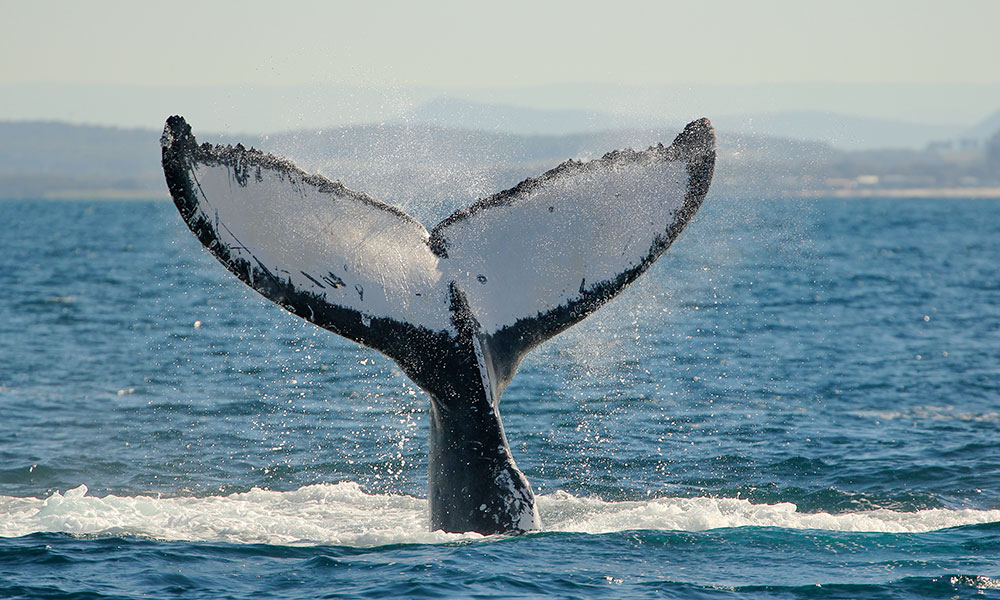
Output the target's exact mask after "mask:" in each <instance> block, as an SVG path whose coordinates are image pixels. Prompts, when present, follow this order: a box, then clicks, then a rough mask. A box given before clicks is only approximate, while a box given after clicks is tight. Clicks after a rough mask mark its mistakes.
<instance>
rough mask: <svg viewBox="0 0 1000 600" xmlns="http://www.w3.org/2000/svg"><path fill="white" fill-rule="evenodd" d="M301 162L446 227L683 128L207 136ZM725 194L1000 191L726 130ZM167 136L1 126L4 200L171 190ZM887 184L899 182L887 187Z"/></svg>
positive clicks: (909, 157) (968, 177)
mask: <svg viewBox="0 0 1000 600" xmlns="http://www.w3.org/2000/svg"><path fill="white" fill-rule="evenodd" d="M195 126H196V129H195V135H196V136H197V137H198V139H199V140H200V141H202V142H213V143H219V142H224V143H235V142H237V141H240V142H242V143H243V144H244V145H246V146H256V147H257V148H260V149H262V150H265V151H268V152H271V153H273V154H277V155H279V156H285V157H288V158H290V159H292V160H294V161H295V162H296V163H297V164H298V165H299V166H300V167H301V168H303V169H304V170H306V171H308V172H313V173H321V174H323V175H325V176H327V177H329V178H331V179H339V180H340V181H342V182H343V183H344V184H345V185H347V186H348V187H351V188H353V189H356V190H359V191H363V192H365V193H367V194H369V195H371V196H373V197H374V198H377V199H380V200H383V201H385V202H389V203H392V204H396V205H398V206H401V207H402V208H404V209H405V210H407V211H410V212H411V214H413V215H414V216H416V217H418V218H419V219H421V220H423V221H424V222H430V223H433V222H436V220H437V219H440V218H443V217H444V216H446V215H447V214H449V213H450V212H452V211H453V210H455V209H456V208H458V207H460V206H464V205H467V204H468V203H470V202H471V201H473V200H475V199H477V198H481V197H484V196H487V195H490V194H493V193H495V192H498V191H500V190H503V189H506V188H509V187H511V186H513V185H516V184H517V183H518V182H520V181H522V180H524V179H525V178H527V177H533V176H537V175H539V174H541V173H543V172H544V171H546V170H548V169H551V168H554V167H555V166H557V165H558V164H560V163H561V162H563V161H565V160H567V159H569V158H575V159H592V158H596V157H599V156H601V155H603V154H604V153H606V152H608V151H611V150H615V149H619V148H627V147H630V148H636V149H639V148H646V147H648V146H650V145H652V144H656V143H658V142H662V143H664V144H668V143H670V141H672V140H673V138H674V136H675V135H676V134H677V132H678V130H679V127H633V128H620V129H609V130H599V131H591V132H583V133H574V134H565V135H554V134H545V135H542V134H536V135H526V134H515V133H509V132H503V131H481V130H475V129H468V128H457V127H443V126H438V125H431V124H422V123H406V122H402V123H385V124H381V125H354V126H344V127H335V128H329V129H323V130H302V131H292V132H286V133H280V134H272V135H265V136H252V135H251V136H232V135H226V136H222V135H218V134H212V133H211V132H206V131H200V130H198V129H197V124H195ZM717 132H718V140H719V142H718V161H717V163H716V174H715V179H714V181H713V184H712V193H713V194H715V195H725V196H736V197H764V196H775V195H779V196H781V195H823V194H826V193H828V192H836V193H844V194H854V193H856V192H861V193H865V194H868V193H873V192H879V191H880V190H884V189H889V188H891V189H892V190H893V191H894V192H893V193H896V192H895V190H899V189H907V188H917V187H919V188H934V187H939V188H940V187H955V186H958V187H962V186H979V187H983V186H1000V181H997V179H998V177H1000V174H997V173H996V172H995V169H994V170H990V168H988V165H987V163H986V161H985V160H984V157H983V154H982V152H980V151H976V150H974V151H970V152H957V153H956V152H937V151H933V150H930V149H919V150H906V149H904V150H899V149H888V150H877V151H874V150H866V151H853V152H848V151H844V150H840V149H837V148H835V147H833V146H832V145H831V144H828V143H823V142H818V141H808V140H797V139H791V138H783V137H775V136H768V135H760V134H747V133H742V134H739V133H731V132H729V131H727V129H726V128H725V127H724V126H717ZM159 135H160V132H159V131H156V130H152V129H118V128H113V127H97V126H82V125H70V124H66V123H53V122H13V123H12V122H0V198H48V197H107V196H125V197H136V198H143V197H160V198H166V197H167V191H166V186H165V184H164V182H163V175H162V173H161V170H160V145H159ZM886 186H888V187H886Z"/></svg>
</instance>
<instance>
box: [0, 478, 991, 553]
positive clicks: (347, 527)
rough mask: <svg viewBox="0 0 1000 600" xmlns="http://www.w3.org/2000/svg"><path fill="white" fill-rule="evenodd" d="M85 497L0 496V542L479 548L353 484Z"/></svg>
mask: <svg viewBox="0 0 1000 600" xmlns="http://www.w3.org/2000/svg"><path fill="white" fill-rule="evenodd" d="M87 492H88V490H87V487H86V486H83V485H81V486H79V487H77V488H74V489H71V490H68V491H66V492H65V493H59V492H56V493H54V494H52V495H51V496H49V497H48V498H45V499H40V498H16V497H10V496H0V537H18V536H23V535H28V534H32V533H39V532H59V533H68V534H72V535H78V536H130V537H144V538H151V539H159V540H167V541H195V542H226V543H236V544H258V543H260V544H280V545H318V544H329V545H339V546H350V547H373V546H383V545H390V544H438V543H448V542H459V541H471V540H480V539H484V536H481V535H479V534H475V533H467V534H451V533H443V532H441V531H433V532H432V531H429V524H428V518H427V514H428V508H427V501H426V500H424V499H421V498H414V497H412V496H404V495H393V494H367V493H365V492H364V491H362V490H361V488H360V486H359V485H358V484H357V483H353V482H344V483H337V484H320V485H310V486H306V487H303V488H300V489H298V490H293V491H288V492H278V491H270V490H262V489H256V488H255V489H252V490H250V491H248V492H243V493H236V494H230V495H226V496H207V497H190V496H189V497H172V498H164V497H154V496H114V495H109V496H104V497H96V496H91V495H88V493H87ZM538 510H539V513H540V514H541V519H542V523H543V524H544V525H545V529H546V530H549V531H565V532H581V533H591V534H601V533H613V532H616V531H628V530H634V529H648V530H667V531H704V530H710V529H718V528H725V527H779V528H786V529H819V530H829V531H851V532H884V533H923V532H928V531H934V530H938V529H945V528H949V527H958V526H963V525H974V524H980V523H993V522H1000V510H971V509H965V510H947V509H932V510H922V511H916V512H896V511H891V510H873V511H866V512H857V513H845V514H828V513H800V512H798V510H797V509H796V506H795V505H794V504H791V503H780V504H751V503H750V502H749V501H748V500H743V499H725V498H656V499H652V500H643V501H627V502H608V501H604V500H600V499H597V498H581V497H576V496H573V495H571V494H568V493H566V492H562V491H558V492H555V493H553V494H549V495H545V496H540V497H538Z"/></svg>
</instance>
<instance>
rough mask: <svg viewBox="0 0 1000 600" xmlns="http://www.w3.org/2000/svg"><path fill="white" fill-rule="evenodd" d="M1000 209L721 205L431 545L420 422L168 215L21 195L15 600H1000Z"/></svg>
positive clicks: (580, 358)
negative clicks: (471, 513) (473, 524)
mask: <svg viewBox="0 0 1000 600" xmlns="http://www.w3.org/2000/svg"><path fill="white" fill-rule="evenodd" d="M998 267H1000V202H996V201H989V200H959V199H948V200H943V199H921V200H748V199H730V198H717V197H713V196H711V195H710V197H709V198H708V200H706V203H705V206H704V208H703V209H702V211H701V213H700V214H699V215H698V217H697V218H696V219H695V221H694V222H693V223H692V224H691V225H690V226H689V228H688V229H687V231H685V232H684V234H683V235H682V236H681V238H680V239H679V240H678V242H677V243H676V244H675V245H674V246H673V247H672V248H671V249H670V251H669V252H668V254H667V255H666V256H665V257H664V258H663V259H661V260H660V262H658V263H657V265H656V266H655V267H654V268H653V269H652V270H651V271H650V272H649V273H648V274H647V275H646V276H644V277H643V278H642V279H641V280H640V281H639V282H638V283H637V284H636V285H634V286H632V287H631V288H630V289H629V290H627V291H626V292H625V293H624V294H622V296H620V297H619V298H617V299H616V300H615V301H613V302H612V303H611V304H609V305H608V306H606V307H604V308H603V309H601V310H600V311H599V312H598V313H596V314H595V315H593V316H592V317H590V318H589V319H587V320H586V321H585V322H584V323H582V324H581V325H579V326H577V327H575V328H573V329H571V330H569V331H567V332H566V333H565V334H563V335H561V336H559V337H557V338H555V339H554V340H552V341H551V342H549V343H547V344H546V345H544V346H542V347H541V348H539V349H537V350H536V351H535V352H533V353H532V354H530V355H529V356H528V357H527V358H526V359H525V361H524V363H523V364H522V366H521V369H520V372H519V374H518V376H517V378H516V379H515V380H514V382H513V383H512V384H511V385H510V387H509V388H508V389H507V391H506V393H505V394H504V399H503V403H502V406H501V412H502V414H503V416H504V423H505V426H506V430H507V435H508V437H509V439H510V442H511V447H512V450H513V452H514V456H515V458H516V460H517V461H518V464H519V466H520V467H521V468H522V470H523V471H524V472H525V474H526V475H527V477H528V479H529V480H530V481H531V482H532V484H533V486H534V488H535V490H536V492H537V493H538V494H539V510H540V513H541V517H542V521H543V524H544V526H545V528H546V530H545V531H544V532H542V533H538V534H533V535H527V536H523V537H514V538H504V537H499V538H482V537H481V536H476V535H471V534H470V535H453V534H443V533H441V532H430V531H429V527H428V518H427V514H426V510H427V506H426V500H425V499H424V498H425V495H426V492H425V485H426V445H427V441H426V428H427V421H426V419H427V416H426V408H427V407H426V399H425V398H424V397H423V395H422V392H420V390H418V389H416V388H415V387H414V386H413V385H412V384H411V383H409V382H408V380H407V379H406V378H405V377H404V376H403V375H402V374H401V373H400V372H399V370H398V369H397V368H396V367H395V366H394V365H393V364H392V363H391V362H389V361H388V360H386V359H384V358H383V357H381V356H380V355H378V354H376V353H374V352H372V351H369V350H367V349H364V348H361V347H359V346H356V345H354V344H352V343H351V342H347V341H345V340H342V339H339V338H337V337H336V336H334V335H332V334H328V333H326V332H324V331H322V330H319V329H317V328H315V327H313V326H311V325H309V324H308V323H305V322H302V321H300V320H298V319H296V318H295V317H293V316H291V315H289V314H287V313H285V312H284V311H282V310H281V309H280V308H278V307H277V306H274V305H272V304H269V303H267V302H266V301H264V300H263V299H261V298H258V297H257V296H256V295H255V293H254V292H252V291H250V290H248V289H245V288H244V286H243V285H242V284H241V283H239V282H238V281H236V279H235V278H234V277H232V276H231V275H229V274H228V273H227V272H226V271H225V270H224V269H223V268H222V267H221V266H220V265H218V263H216V262H215V260H214V259H213V258H211V257H210V256H209V255H207V253H205V252H203V251H202V250H201V248H200V247H199V245H198V242H197V241H196V240H195V239H194V237H193V236H191V235H190V233H189V232H188V231H187V230H186V228H185V227H184V225H183V224H182V222H181V220H180V218H179V217H178V215H177V214H176V212H175V210H174V208H173V206H172V205H171V204H169V203H167V202H125V201H110V200H109V201H77V202H55V201H29V200H25V201H4V202H0V597H4V598H9V597H25V598H88V599H97V598H138V597H158V598H159V597H172V598H251V597H252V598H268V597H273V598H289V599H294V598H382V597H392V598H409V597H413V598H433V597H475V598H493V597H495V598H511V597H551V598H609V597H613V598H730V597H740V598H913V597H918V598H919V597H928V598H944V597H948V598H972V597H976V598H980V597H1000V269H998Z"/></svg>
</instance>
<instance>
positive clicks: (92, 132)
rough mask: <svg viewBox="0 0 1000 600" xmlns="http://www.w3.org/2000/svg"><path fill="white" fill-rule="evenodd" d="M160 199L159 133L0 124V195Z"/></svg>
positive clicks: (59, 125)
mask: <svg viewBox="0 0 1000 600" xmlns="http://www.w3.org/2000/svg"><path fill="white" fill-rule="evenodd" d="M108 191H113V192H114V193H122V194H124V195H128V194H130V193H131V194H132V195H135V196H138V197H145V196H150V195H153V196H156V195H161V196H162V195H165V194H166V190H164V189H163V174H162V172H161V170H160V145H159V133H158V132H156V131H152V130H148V129H118V128H115V127H98V126H89V125H69V124H66V123H56V122H45V121H41V122H3V121H0V197H6V198H11V197H45V196H59V195H68V196H80V195H89V194H103V193H106V192H108Z"/></svg>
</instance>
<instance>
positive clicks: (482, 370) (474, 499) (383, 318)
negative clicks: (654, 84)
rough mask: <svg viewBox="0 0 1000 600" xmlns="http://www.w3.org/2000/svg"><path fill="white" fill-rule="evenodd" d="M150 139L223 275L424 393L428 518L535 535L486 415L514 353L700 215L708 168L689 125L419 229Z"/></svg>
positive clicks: (563, 324) (705, 146)
mask: <svg viewBox="0 0 1000 600" xmlns="http://www.w3.org/2000/svg"><path fill="white" fill-rule="evenodd" d="M161 144H162V157H163V170H164V174H165V176H166V181H167V186H168V188H169V190H170V194H171V196H172V197H173V199H174V202H175V204H176V205H177V208H178V210H179V211H180V213H181V215H182V217H183V218H184V221H185V222H186V223H187V225H188V227H190V229H191V230H192V232H194V234H195V235H196V236H197V237H198V239H199V240H200V241H201V242H202V244H204V246H205V247H206V248H207V249H208V250H209V251H211V252H212V254H213V255H214V256H215V257H216V258H217V259H218V260H219V261H220V262H221V263H222V264H223V265H224V266H225V267H226V268H227V269H229V270H230V271H231V272H233V273H234V274H235V275H236V276H237V277H239V278H240V279H241V280H242V281H243V282H244V283H246V284H248V285H249V286H251V287H252V288H254V289H255V290H257V291H258V292H260V293H261V294H262V295H264V296H265V297H267V298H269V299H270V300H272V301H274V302H276V303H278V304H279V305H281V306H283V307H284V308H286V309H287V310H289V311H291V312H293V313H295V314H296V315H298V316H300V317H302V318H304V319H307V320H309V321H311V322H313V323H315V324H316V325H319V326H320V327H323V328H326V329H328V330H330V331H333V332H334V333H337V334H339V335H342V336H344V337H347V338H349V339H351V340H354V341H356V342H358V343H361V344H364V345H366V346H369V347H371V348H374V349H375V350H378V351H380V352H382V353H383V354H385V355H387V356H389V357H390V358H392V359H393V360H394V361H396V363H397V364H399V366H400V367H401V368H402V369H403V371H404V372H405V373H406V374H407V375H408V376H409V377H410V378H411V379H413V381H414V382H415V383H416V384H417V385H419V386H420V387H421V388H423V389H424V390H426V391H427V392H428V393H429V394H430V396H431V399H432V414H431V457H430V487H431V494H430V500H431V513H432V514H431V517H432V523H433V524H434V525H435V526H439V527H441V528H444V529H447V530H449V531H469V530H472V531H480V532H482V533H493V532H509V531H524V530H526V529H532V528H537V513H535V511H534V502H533V496H532V495H531V492H530V487H528V486H527V481H526V480H525V479H524V477H523V475H521V473H520V471H519V470H517V468H516V466H514V463H513V458H511V456H510V451H509V448H508V445H507V442H506V438H505V436H504V433H503V428H502V425H501V424H500V418H499V411H498V404H499V399H500V395H501V394H502V393H503V390H504V388H506V386H507V384H508V383H509V382H510V380H511V378H512V377H513V376H514V373H515V372H516V370H517V366H518V364H519V362H520V360H521V358H522V357H523V356H524V355H525V354H526V353H527V352H528V351H529V350H531V349H532V348H534V347H535V346H537V345H538V344H540V343H542V342H543V341H545V340H547V339H549V338H550V337H552V336H554V335H556V334H558V333H559V332H561V331H563V330H565V329H566V328H568V327H570V326H572V325H573V324H575V323H577V322H579V321H580V320H582V319H583V318H585V317H586V316H587V315H589V314H590V313H592V312H593V311H594V310H596V309H597V308H598V307H600V306H601V305H602V304H604V303H605V302H607V301H608V300H610V299H611V298H613V297H614V296H615V295H616V294H618V293H619V292H620V291H621V290H622V289H624V288H625V287H626V286H627V285H628V284H629V283H631V282H632V281H634V280H635V279H636V278H637V277H638V276H639V275H641V274H642V273H643V272H645V271H646V269H648V268H649V266H650V265H651V264H652V263H653V262H654V261H655V260H656V259H657V258H658V257H659V256H660V255H662V254H663V252H664V251H666V249H667V248H668V247H669V246H670V244H671V243H673V241H674V240H675V239H676V238H677V236H678V235H679V234H680V232H681V231H682V230H683V229H684V227H685V225H687V223H688V222H689V221H690V220H691V218H692V217H693V216H694V214H695V212H696V211H697V210H698V208H699V206H700V205H701V203H702V201H703V200H704V198H705V195H706V193H707V191H708V187H709V184H710V182H711V179H712V173H713V169H714V164H715V135H714V131H713V129H712V126H711V124H710V123H709V121H708V120H707V119H701V120H698V121H694V122H692V123H690V124H688V125H687V127H686V128H685V129H684V130H683V131H682V132H681V133H680V134H679V135H678V136H677V137H676V139H675V140H674V142H673V143H672V144H671V145H670V146H667V147H664V146H662V145H658V146H654V147H651V148H649V149H647V150H644V151H639V152H636V151H632V150H622V151H615V152H611V153H609V154H606V155H605V156H604V157H602V158H600V159H597V160H593V161H589V162H576V161H567V162H565V163H563V164H561V165H559V166H558V167H556V168H554V169H552V170H550V171H548V172H546V173H544V174H542V175H541V176H539V177H537V178H532V179H528V180H526V181H524V182H522V183H520V184H518V185H517V186H515V187H513V188H511V189H509V190H506V191H502V192H499V193H497V194H495V195H493V196H490V197H488V198H484V199H481V200H479V201H477V202H476V203H474V204H473V205H472V206H470V207H468V208H466V209H462V210H459V211H457V212H455V213H454V214H452V215H451V216H449V217H448V218H446V219H445V220H444V221H442V222H441V223H439V224H438V225H437V226H435V227H434V228H433V229H432V230H431V231H427V229H426V228H425V227H424V226H423V225H422V224H420V223H419V222H418V221H416V220H415V219H413V218H412V217H410V216H409V215H407V214H406V213H404V212H403V211H401V210H399V209H398V208H395V207H393V206H391V205H388V204H385V203H382V202H379V201H377V200H374V199H372V198H370V197H368V196H366V195H365V194H362V193H359V192H355V191H352V190H350V189H348V188H346V187H344V186H343V185H342V184H341V183H340V182H335V181H330V180H328V179H326V178H324V177H322V176H319V175H310V174H307V173H305V172H304V171H302V170H301V169H299V168H298V167H296V166H295V165H294V164H292V163H291V162H289V161H287V160H284V159H281V158H277V157H274V156H272V155H269V154H265V153H262V152H260V151H257V150H254V149H249V150H248V149H246V148H244V147H243V146H241V145H237V146H211V145H209V144H203V145H198V143H197V142H196V140H195V138H194V136H193V135H192V133H191V128H190V126H188V124H187V123H186V122H185V121H184V119H183V118H181V117H179V116H173V117H170V118H169V119H168V120H167V123H166V126H165V128H164V131H163V137H162V138H161ZM483 473H487V474H488V475H489V476H488V477H484V476H483ZM529 513H530V514H529ZM532 515H534V516H532Z"/></svg>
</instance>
